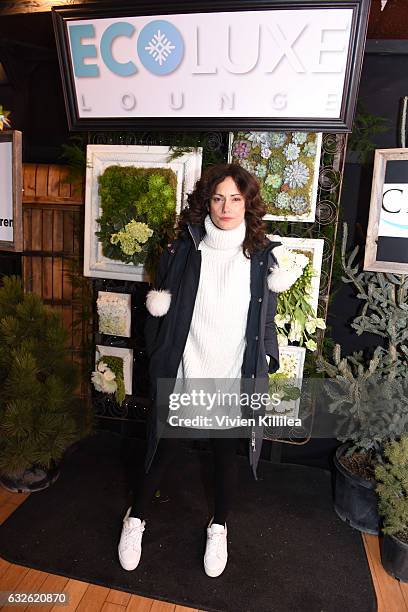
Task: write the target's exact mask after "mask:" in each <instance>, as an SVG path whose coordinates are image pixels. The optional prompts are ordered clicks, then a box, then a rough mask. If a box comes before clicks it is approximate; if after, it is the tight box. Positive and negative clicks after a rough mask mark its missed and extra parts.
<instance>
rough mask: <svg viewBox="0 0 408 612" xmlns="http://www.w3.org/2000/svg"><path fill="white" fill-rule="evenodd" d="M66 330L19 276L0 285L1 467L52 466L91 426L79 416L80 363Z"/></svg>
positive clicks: (5, 470) (16, 469)
mask: <svg viewBox="0 0 408 612" xmlns="http://www.w3.org/2000/svg"><path fill="white" fill-rule="evenodd" d="M66 340H67V332H66V331H65V329H64V328H63V325H62V321H61V319H60V317H59V315H57V314H56V313H53V312H50V311H49V310H48V309H47V308H46V307H45V306H44V305H43V304H42V302H41V300H40V298H39V297H38V296H36V295H34V294H32V293H27V294H24V292H23V290H22V286H21V280H20V279H19V278H18V277H16V276H11V277H4V278H3V287H1V288H0V471H1V472H3V473H6V474H10V475H16V474H20V473H21V472H23V471H24V470H25V469H26V468H28V467H30V466H31V465H32V464H34V463H38V464H40V465H41V466H42V467H44V468H49V467H50V466H51V464H52V462H53V461H55V462H57V461H59V460H60V459H61V458H62V456H63V453H64V451H65V449H66V448H67V447H68V446H70V445H71V444H72V443H74V442H75V441H77V440H79V439H80V438H81V437H83V436H84V435H86V434H88V433H89V432H88V431H87V429H86V428H85V427H83V424H84V423H85V421H84V420H83V417H80V418H79V419H78V418H76V415H77V414H78V415H80V407H78V405H77V404H76V402H77V400H76V399H75V397H74V391H75V389H76V386H77V382H78V372H77V368H76V367H75V366H74V365H73V364H72V363H71V360H70V358H69V357H68V356H67V353H66V348H65V346H66Z"/></svg>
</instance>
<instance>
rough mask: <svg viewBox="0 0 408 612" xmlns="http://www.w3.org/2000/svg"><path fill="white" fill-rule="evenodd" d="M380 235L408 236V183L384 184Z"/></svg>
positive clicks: (379, 227)
mask: <svg viewBox="0 0 408 612" xmlns="http://www.w3.org/2000/svg"><path fill="white" fill-rule="evenodd" d="M378 235H379V236H394V237H398V238H408V183H385V184H384V185H383V194H382V205H381V214H380V223H379V226H378Z"/></svg>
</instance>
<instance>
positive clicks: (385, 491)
mask: <svg viewBox="0 0 408 612" xmlns="http://www.w3.org/2000/svg"><path fill="white" fill-rule="evenodd" d="M384 456H385V457H386V459H387V460H386V461H385V462H384V463H383V464H382V465H377V467H376V468H375V477H376V479H377V481H378V482H379V484H378V485H377V488H376V491H377V493H378V496H379V503H378V510H379V512H380V514H381V515H382V516H383V529H382V530H383V532H384V533H386V534H388V535H393V534H396V535H397V537H398V536H399V535H402V536H404V541H407V537H408V437H407V436H402V437H401V439H400V440H398V441H397V440H394V441H392V442H390V443H389V444H387V445H386V446H385V448H384ZM404 531H405V534H404V533H403V532H404Z"/></svg>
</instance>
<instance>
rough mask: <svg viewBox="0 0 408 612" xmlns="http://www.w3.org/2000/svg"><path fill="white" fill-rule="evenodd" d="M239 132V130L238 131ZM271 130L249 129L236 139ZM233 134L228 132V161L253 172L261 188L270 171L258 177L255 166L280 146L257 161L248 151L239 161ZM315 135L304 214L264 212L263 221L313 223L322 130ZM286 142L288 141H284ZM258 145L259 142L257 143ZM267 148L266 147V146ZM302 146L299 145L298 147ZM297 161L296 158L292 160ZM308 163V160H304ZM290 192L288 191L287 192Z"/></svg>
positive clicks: (270, 173) (265, 159)
mask: <svg viewBox="0 0 408 612" xmlns="http://www.w3.org/2000/svg"><path fill="white" fill-rule="evenodd" d="M239 133H241V132H239ZM271 133H272V132H257V131H250V132H243V133H242V134H244V135H243V136H242V137H241V136H240V137H239V139H238V140H243V141H246V140H247V138H246V137H245V134H247V135H249V138H252V137H253V135H256V134H258V135H259V137H261V135H262V134H265V135H269V134H271ZM276 133H277V134H280V133H282V134H288V135H293V134H295V133H296V132H276ZM304 133H305V134H307V135H308V136H309V133H308V132H304ZM235 134H237V132H230V133H229V139H228V161H229V163H231V162H233V163H238V164H239V165H241V166H243V167H244V168H245V169H246V170H248V171H249V172H251V174H254V176H256V178H257V179H258V181H259V182H260V184H261V188H262V185H263V183H264V181H265V179H266V178H267V177H268V175H269V176H272V172H268V171H267V174H266V175H265V176H264V177H260V176H257V175H256V171H255V168H256V166H257V165H262V164H266V163H267V161H269V160H270V159H271V158H272V157H273V154H274V151H277V150H280V149H281V148H282V147H276V148H275V149H273V148H272V149H270V151H271V155H270V156H269V157H267V158H262V156H261V158H260V160H259V159H258V163H257V162H256V161H254V159H255V158H259V156H258V155H255V156H254V159H252V158H251V152H249V154H248V157H247V158H245V159H243V160H241V161H239V160H238V159H235V158H234V157H233V155H232V148H233V144H234V142H235ZM315 136H316V154H315V155H314V156H313V164H311V165H312V168H313V170H312V177H311V180H310V186H309V188H308V201H309V209H308V210H307V211H306V212H305V213H304V214H286V215H285V214H281V215H280V214H276V213H266V215H264V217H263V219H264V220H265V221H293V222H296V223H314V222H315V217H316V205H317V194H318V187H319V171H320V159H321V149H322V138H323V134H322V132H317V133H316V134H315ZM289 139H290V140H292V136H289ZM248 142H251V146H253V145H252V141H249V140H248ZM286 144H288V143H286ZM258 145H259V143H258ZM267 148H268V147H267ZM301 148H302V147H301V146H300V149H301ZM294 161H297V160H294ZM290 163H291V162H289V161H288V164H290ZM306 163H309V162H306ZM288 193H290V192H288Z"/></svg>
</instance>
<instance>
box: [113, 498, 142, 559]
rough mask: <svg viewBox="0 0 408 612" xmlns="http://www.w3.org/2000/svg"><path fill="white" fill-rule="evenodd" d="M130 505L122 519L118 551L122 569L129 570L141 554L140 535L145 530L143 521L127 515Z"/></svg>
mask: <svg viewBox="0 0 408 612" xmlns="http://www.w3.org/2000/svg"><path fill="white" fill-rule="evenodd" d="M131 509H132V506H130V507H129V508H128V511H127V512H126V515H125V518H124V519H123V527H122V533H121V536H120V541H119V546H118V553H119V561H120V564H121V566H122V567H123V569H125V570H128V571H131V570H134V569H136V568H137V566H138V565H139V561H140V556H141V554H142V537H143V532H144V530H145V524H146V522H145V521H141V520H140V519H139V518H135V517H133V516H129V514H130V511H131Z"/></svg>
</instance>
